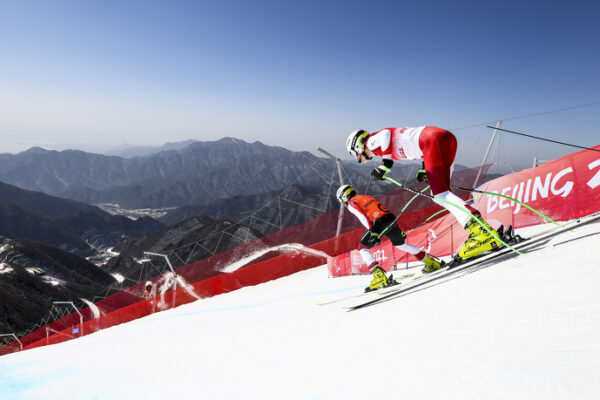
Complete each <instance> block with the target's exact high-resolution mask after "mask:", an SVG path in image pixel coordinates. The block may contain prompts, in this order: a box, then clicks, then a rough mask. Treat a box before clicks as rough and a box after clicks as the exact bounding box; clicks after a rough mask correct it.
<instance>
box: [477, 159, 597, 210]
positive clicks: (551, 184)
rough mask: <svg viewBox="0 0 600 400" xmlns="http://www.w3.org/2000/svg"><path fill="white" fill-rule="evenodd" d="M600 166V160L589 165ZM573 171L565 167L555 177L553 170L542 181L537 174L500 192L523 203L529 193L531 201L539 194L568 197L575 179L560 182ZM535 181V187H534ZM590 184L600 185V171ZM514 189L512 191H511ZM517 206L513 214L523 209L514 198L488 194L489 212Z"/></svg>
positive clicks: (540, 195)
mask: <svg viewBox="0 0 600 400" xmlns="http://www.w3.org/2000/svg"><path fill="white" fill-rule="evenodd" d="M597 166H600V160H598V161H596V162H594V163H592V164H590V165H589V166H588V167H589V168H590V169H592V168H594V167H597ZM572 172H573V168H572V167H568V168H565V169H563V170H561V171H559V172H558V173H557V174H556V175H554V177H552V174H553V173H552V172H549V173H548V174H546V176H545V179H544V181H543V182H542V177H541V176H536V177H535V178H529V179H528V180H527V181H526V182H525V181H522V182H519V183H517V184H516V185H515V186H514V187H513V186H508V187H505V188H504V189H502V191H501V192H500V194H502V195H504V196H509V194H511V195H512V198H513V199H516V200H518V201H520V202H523V203H529V195H530V194H531V201H536V200H537V199H538V196H539V197H540V198H541V199H547V198H548V196H549V195H550V194H553V195H555V196H561V197H567V196H568V195H569V194H570V193H571V192H572V191H573V187H574V186H575V183H574V182H573V181H570V180H567V181H566V182H564V184H563V185H562V186H560V187H558V186H559V184H560V182H561V180H562V178H563V177H565V176H566V175H568V174H570V173H572ZM532 181H533V187H532V184H531V183H532ZM588 185H589V186H590V187H592V185H595V186H593V187H592V188H594V187H596V186H600V171H599V172H598V173H597V174H596V176H594V178H592V180H591V181H590V182H588ZM511 191H512V193H511ZM492 193H496V194H497V193H498V191H496V190H494V191H492ZM515 204H516V207H515V209H514V211H513V214H518V213H519V212H520V211H521V204H519V203H515V202H514V201H513V200H508V199H506V198H504V197H500V198H498V196H488V202H487V212H488V213H491V212H493V211H495V210H496V208H497V209H498V210H504V209H506V208H509V207H513V206H515Z"/></svg>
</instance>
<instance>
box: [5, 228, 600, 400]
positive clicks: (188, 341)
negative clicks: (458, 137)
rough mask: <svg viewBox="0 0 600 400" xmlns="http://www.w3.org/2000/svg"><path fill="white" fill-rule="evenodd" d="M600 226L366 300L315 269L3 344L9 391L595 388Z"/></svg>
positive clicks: (224, 395) (519, 395) (456, 394)
mask: <svg viewBox="0 0 600 400" xmlns="http://www.w3.org/2000/svg"><path fill="white" fill-rule="evenodd" d="M547 228H548V226H543V227H535V228H530V229H527V230H523V231H520V232H519V233H521V234H523V235H528V234H531V232H533V231H536V229H537V230H540V229H547ZM599 239H600V224H593V225H588V226H584V227H580V228H577V229H576V232H575V233H566V234H563V235H561V236H559V237H556V238H554V239H553V240H552V241H551V242H550V243H547V244H545V246H544V247H543V248H539V247H538V248H537V249H536V250H535V251H530V252H529V253H528V254H527V255H526V256H524V257H518V258H513V259H510V260H506V261H504V262H502V263H499V264H496V265H493V266H491V267H489V268H482V269H479V270H477V271H475V272H473V273H466V274H462V275H460V276H457V277H455V278H453V279H448V280H444V281H443V282H441V283H439V284H436V285H434V286H432V287H429V288H426V289H424V290H420V291H416V292H414V293H412V294H409V295H407V296H403V297H399V298H396V299H394V300H392V301H388V302H384V303H381V304H379V305H376V306H373V307H368V308H365V309H362V310H358V311H354V312H346V311H345V310H344V308H343V307H344V306H349V305H352V304H354V303H355V302H357V300H356V299H354V300H348V301H345V302H337V303H333V304H329V305H325V306H319V305H317V303H318V302H319V301H326V300H329V299H333V298H336V297H344V296H348V295H349V294H351V293H352V292H357V293H359V292H361V291H362V288H363V287H364V286H366V285H367V284H368V281H369V277H368V276H352V277H344V278H335V279H329V278H327V271H326V268H325V266H321V267H317V268H313V269H311V270H307V271H303V272H299V273H297V274H294V275H292V276H289V277H285V278H282V279H278V280H276V281H272V282H268V283H265V284H261V285H258V286H253V287H247V288H243V289H240V290H237V291H235V292H232V293H227V294H223V295H220V296H216V297H213V298H209V299H203V300H199V301H196V302H194V303H191V304H188V305H185V306H181V307H179V308H176V309H174V310H169V311H165V312H162V313H157V314H153V315H151V316H149V317H146V318H143V319H140V320H137V321H134V322H131V323H128V324H123V325H120V326H116V327H113V328H110V329H106V330H104V331H101V332H98V333H95V334H93V335H90V336H85V337H83V338H81V339H77V340H73V341H70V342H66V343H63V344H59V345H54V346H47V347H42V348H38V349H34V350H29V351H24V352H20V353H14V354H10V355H7V356H4V357H0V398H2V399H44V400H52V399H78V400H80V399H163V400H164V399H184V398H186V399H187V398H194V399H197V398H202V399H311V400H315V399H360V400H364V399H369V398H380V399H391V398H394V399H398V398H400V399H411V400H412V399H459V398H460V399H478V400H480V399H503V400H504V399H528V400H530V399H598V398H600V380H599V379H598V376H600V340H599V339H598V338H599V337H600V290H598V286H599V284H600V268H599V267H600V262H599V261H598V260H599V259H600V246H598V243H599V241H598V240H599ZM397 274H398V275H401V274H402V272H401V271H399V272H397ZM363 299H364V297H363Z"/></svg>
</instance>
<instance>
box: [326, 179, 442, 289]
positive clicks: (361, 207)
mask: <svg viewBox="0 0 600 400" xmlns="http://www.w3.org/2000/svg"><path fill="white" fill-rule="evenodd" d="M336 196H337V199H338V201H339V202H340V203H341V204H342V206H344V207H347V208H348V211H350V212H351V213H352V214H354V215H355V216H356V218H358V220H359V221H360V222H361V224H363V225H364V227H365V228H367V230H366V231H365V233H364V234H363V236H362V238H361V239H360V245H359V247H358V250H359V252H360V255H361V257H362V260H363V262H364V263H365V264H367V266H368V268H369V271H370V272H371V275H373V280H372V281H371V283H370V284H369V287H367V288H365V291H366V292H368V291H371V290H375V289H378V288H381V287H386V286H390V285H393V284H395V283H396V282H394V280H393V278H392V276H391V275H390V277H388V276H386V274H385V271H384V270H383V268H381V267H380V266H379V264H378V263H377V261H375V258H374V257H373V255H372V254H371V252H370V251H369V248H371V247H373V246H377V245H378V244H379V241H380V238H381V236H386V237H387V238H388V239H390V241H391V242H392V244H393V245H394V246H395V247H396V248H397V249H398V250H402V251H405V252H407V253H410V254H412V255H414V256H415V257H416V258H417V259H418V260H421V261H422V262H423V263H424V264H425V267H424V268H423V272H431V271H435V270H437V269H440V268H442V267H443V266H444V262H443V261H440V260H438V259H437V258H435V257H434V256H432V255H430V254H427V253H426V252H424V251H423V250H421V249H420V248H418V247H416V246H413V245H412V244H409V243H406V242H405V238H406V234H405V233H404V231H402V229H400V227H398V223H397V222H396V217H394V214H392V213H391V211H389V210H388V209H387V208H386V207H385V206H384V205H383V204H381V203H380V202H379V201H377V200H376V199H375V198H374V197H371V196H367V195H359V194H358V193H357V192H356V190H354V189H353V188H352V187H351V186H350V185H342V186H340V187H339V189H338V190H337V193H336Z"/></svg>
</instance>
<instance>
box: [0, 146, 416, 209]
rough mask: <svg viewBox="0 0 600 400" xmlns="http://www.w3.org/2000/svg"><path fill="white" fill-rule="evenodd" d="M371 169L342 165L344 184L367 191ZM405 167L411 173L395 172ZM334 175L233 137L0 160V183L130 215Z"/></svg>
mask: <svg viewBox="0 0 600 400" xmlns="http://www.w3.org/2000/svg"><path fill="white" fill-rule="evenodd" d="M371 168H372V166H363V167H362V168H361V166H359V165H358V164H355V163H346V164H345V165H344V172H345V174H346V175H347V176H346V179H347V181H349V182H352V183H353V184H355V185H359V186H360V185H365V184H366V183H367V182H368V180H369V176H368V173H369V172H370V169H371ZM402 168H410V167H403V166H398V167H395V170H396V171H400V170H401V169H402ZM332 172H333V173H335V165H334V163H333V161H332V160H330V159H324V158H318V157H315V156H314V155H312V154H311V153H309V152H293V151H290V150H287V149H284V148H281V147H275V146H266V145H264V144H262V143H260V142H254V143H247V142H244V141H242V140H238V139H234V138H224V139H221V140H217V141H214V142H192V143H190V144H189V145H188V146H187V147H185V148H183V149H179V150H168V151H162V152H159V153H156V154H152V155H150V156H146V157H136V158H131V159H126V158H122V157H116V156H106V155H100V154H92V153H85V152H82V151H77V150H65V151H60V152H58V151H50V150H44V149H41V148H39V147H37V148H32V149H30V150H28V151H25V152H23V153H19V154H16V155H12V154H1V155H0V181H2V182H6V183H9V184H11V185H14V186H18V187H20V188H23V189H28V190H34V191H40V192H44V193H47V194H51V195H54V196H58V197H62V198H68V199H73V200H78V201H82V202H85V203H88V204H101V203H112V204H119V205H120V206H121V207H122V208H132V209H134V208H161V207H180V206H189V205H203V204H207V203H210V202H213V201H217V200H222V199H228V198H231V197H234V196H248V195H256V194H260V193H265V192H274V191H278V190H282V189H283V188H285V187H286V186H288V185H291V184H294V183H295V184H299V185H304V186H307V187H308V186H313V187H314V186H323V185H329V184H330V183H331V181H332ZM400 175H402V172H400ZM334 178H335V180H334V181H333V182H334V183H335V182H337V178H336V177H335V176H334Z"/></svg>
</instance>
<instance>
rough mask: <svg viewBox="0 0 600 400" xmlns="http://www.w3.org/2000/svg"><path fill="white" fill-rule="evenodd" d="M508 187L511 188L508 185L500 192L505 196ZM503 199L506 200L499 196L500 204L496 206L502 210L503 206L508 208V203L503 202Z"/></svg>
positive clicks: (508, 190)
mask: <svg viewBox="0 0 600 400" xmlns="http://www.w3.org/2000/svg"><path fill="white" fill-rule="evenodd" d="M510 189H511V188H510V186H509V187H506V188H504V189H503V190H502V194H503V195H505V196H507V193H508V192H510ZM505 201H506V199H505V198H504V197H501V198H500V205H499V206H498V208H499V209H500V210H504V209H505V208H508V207H510V204H506V203H504V202H505Z"/></svg>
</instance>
